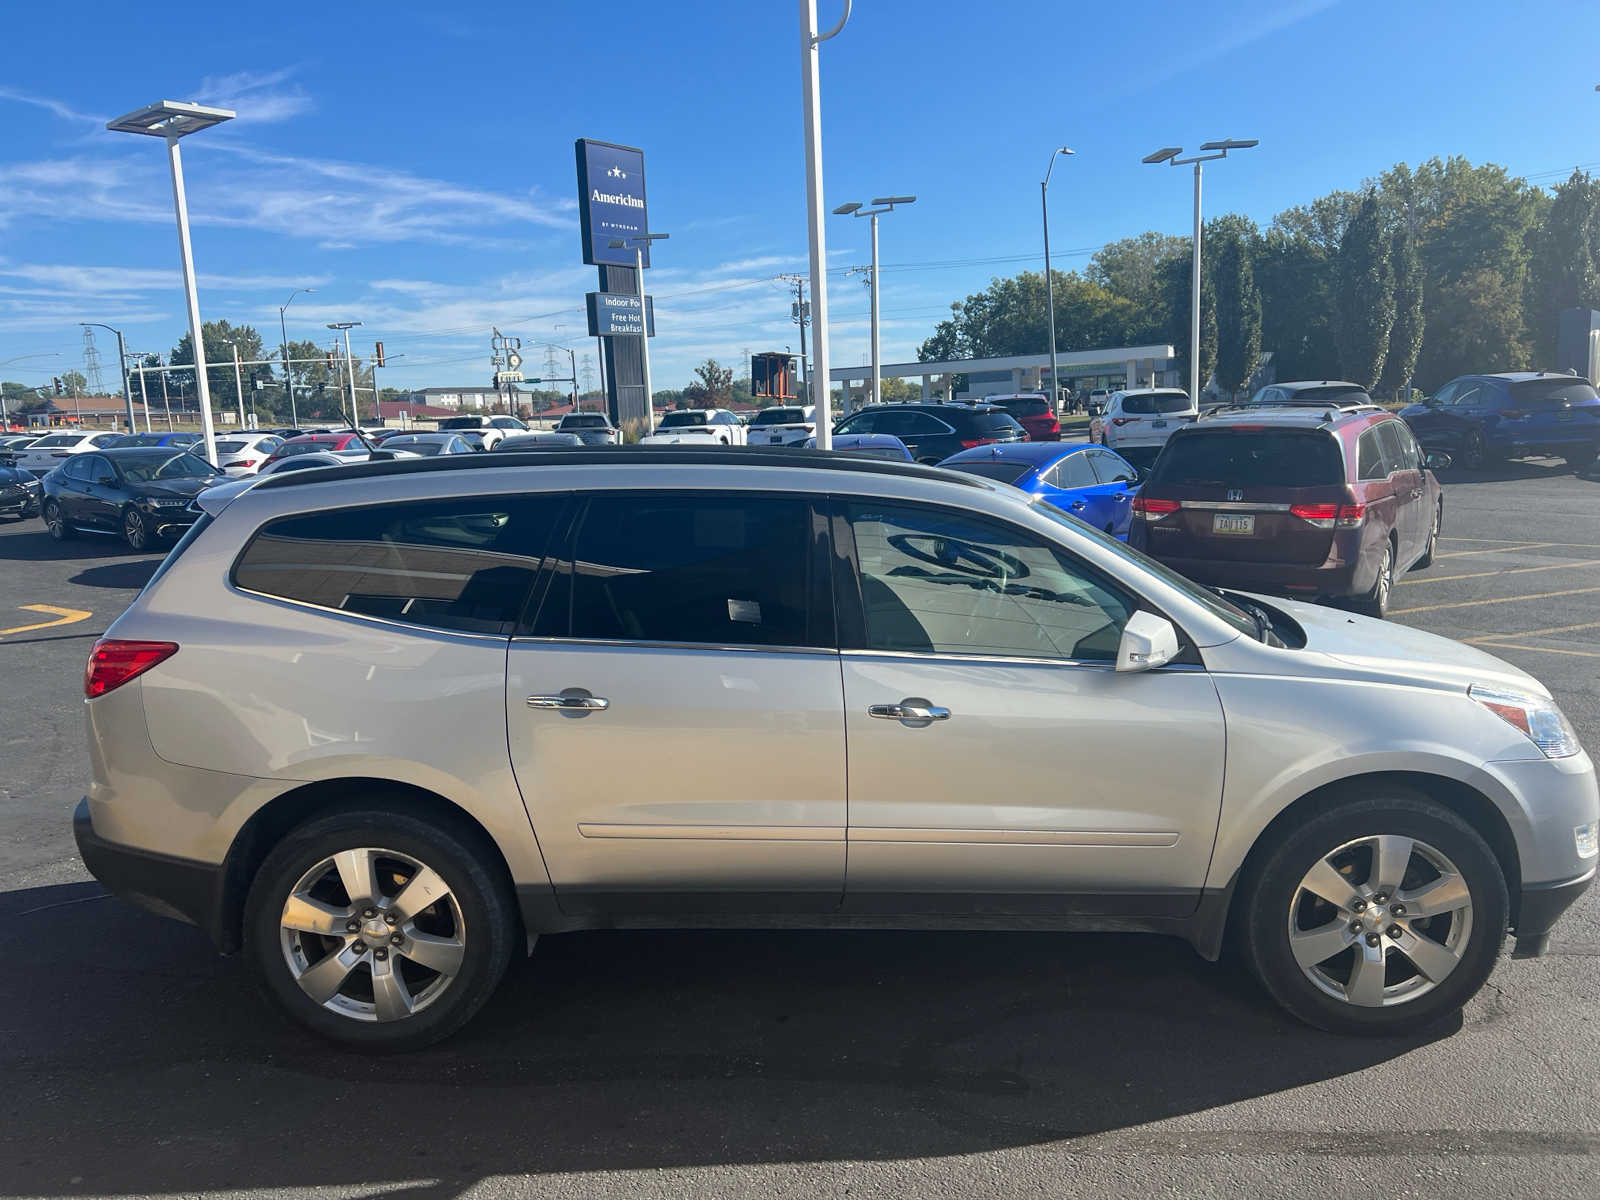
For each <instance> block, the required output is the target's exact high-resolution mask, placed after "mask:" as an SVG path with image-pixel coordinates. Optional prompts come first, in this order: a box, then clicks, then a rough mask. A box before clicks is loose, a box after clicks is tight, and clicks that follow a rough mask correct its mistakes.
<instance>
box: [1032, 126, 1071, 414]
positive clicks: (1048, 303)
mask: <svg viewBox="0 0 1600 1200" xmlns="http://www.w3.org/2000/svg"><path fill="white" fill-rule="evenodd" d="M1072 153H1073V151H1072V149H1071V148H1070V147H1067V146H1058V147H1057V148H1056V149H1054V150H1052V151H1051V152H1050V165H1049V166H1048V167H1046V168H1045V169H1044V180H1043V182H1041V183H1040V184H1039V210H1040V212H1041V213H1043V215H1044V306H1045V309H1046V310H1047V311H1048V312H1049V314H1050V412H1051V413H1052V414H1054V413H1055V411H1056V406H1057V404H1058V403H1059V402H1060V399H1061V381H1060V380H1059V379H1058V378H1057V377H1056V287H1055V281H1054V280H1053V279H1051V278H1050V172H1052V171H1054V170H1055V169H1056V159H1058V158H1060V157H1061V156H1062V155H1067V156H1069V157H1070V156H1071V155H1072Z"/></svg>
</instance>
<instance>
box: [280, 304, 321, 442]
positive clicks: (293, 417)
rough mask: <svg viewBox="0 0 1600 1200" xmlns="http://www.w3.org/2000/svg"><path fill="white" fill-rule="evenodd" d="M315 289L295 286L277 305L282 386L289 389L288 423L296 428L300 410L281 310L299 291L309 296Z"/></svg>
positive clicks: (285, 326)
mask: <svg viewBox="0 0 1600 1200" xmlns="http://www.w3.org/2000/svg"><path fill="white" fill-rule="evenodd" d="M316 290H317V289H316V288H295V290H294V291H292V292H290V293H289V298H288V299H287V300H285V301H284V302H283V303H282V304H280V305H278V332H279V333H280V334H282V335H283V342H282V346H283V386H284V387H286V388H287V389H288V390H289V424H290V426H291V427H293V428H296V429H298V428H299V427H300V410H299V409H298V408H297V407H296V406H295V402H294V373H293V370H292V369H291V368H290V366H289V326H288V324H287V323H286V322H285V321H284V318H283V310H284V309H286V308H288V307H289V305H291V304H293V303H294V298H295V297H296V296H298V295H300V293H301V292H304V293H305V294H306V295H308V296H310V295H314V294H315V293H316Z"/></svg>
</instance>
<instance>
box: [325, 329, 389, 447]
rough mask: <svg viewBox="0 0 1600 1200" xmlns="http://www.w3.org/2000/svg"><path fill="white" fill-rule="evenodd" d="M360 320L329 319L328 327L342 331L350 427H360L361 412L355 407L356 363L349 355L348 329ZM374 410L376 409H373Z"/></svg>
mask: <svg viewBox="0 0 1600 1200" xmlns="http://www.w3.org/2000/svg"><path fill="white" fill-rule="evenodd" d="M360 324H361V322H360V321H329V322H328V328H329V329H333V330H342V331H343V333H344V373H345V375H346V376H347V377H348V378H349V380H350V428H351V429H360V428H361V412H360V410H359V409H357V408H356V364H355V360H354V359H352V358H351V357H350V331H351V330H352V329H354V328H356V327H357V326H358V325H360ZM373 411H374V412H376V411H377V410H376V409H374V410H373Z"/></svg>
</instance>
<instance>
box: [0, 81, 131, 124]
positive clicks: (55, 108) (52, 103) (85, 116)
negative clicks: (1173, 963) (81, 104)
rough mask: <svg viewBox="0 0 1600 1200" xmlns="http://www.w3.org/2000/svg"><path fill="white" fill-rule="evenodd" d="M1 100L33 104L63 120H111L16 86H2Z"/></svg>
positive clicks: (91, 121)
mask: <svg viewBox="0 0 1600 1200" xmlns="http://www.w3.org/2000/svg"><path fill="white" fill-rule="evenodd" d="M0 100H12V101H15V102H16V103H18V104H31V105H33V106H34V107H35V108H42V109H45V110H46V111H48V112H52V113H54V114H55V115H56V116H58V117H60V118H61V119H62V120H63V121H78V122H81V123H82V124H85V125H104V124H105V123H106V122H107V121H108V120H110V118H109V117H100V116H95V115H94V114H93V113H84V112H79V111H78V110H77V109H75V108H72V107H71V106H70V105H67V104H64V103H62V102H61V101H60V100H52V99H51V98H50V97H49V96H35V95H33V94H32V93H30V92H20V91H17V90H16V89H15V88H8V87H0Z"/></svg>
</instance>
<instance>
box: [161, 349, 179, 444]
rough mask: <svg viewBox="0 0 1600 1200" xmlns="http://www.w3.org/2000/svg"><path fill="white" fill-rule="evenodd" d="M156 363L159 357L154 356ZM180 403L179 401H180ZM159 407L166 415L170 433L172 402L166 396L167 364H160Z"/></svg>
mask: <svg viewBox="0 0 1600 1200" xmlns="http://www.w3.org/2000/svg"><path fill="white" fill-rule="evenodd" d="M156 361H157V362H161V356H160V355H159V354H158V355H156ZM180 403H181V400H180ZM161 407H162V408H163V409H165V410H166V414H167V432H168V433H171V432H172V400H171V398H170V397H169V396H168V395H167V364H166V363H165V362H161Z"/></svg>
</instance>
